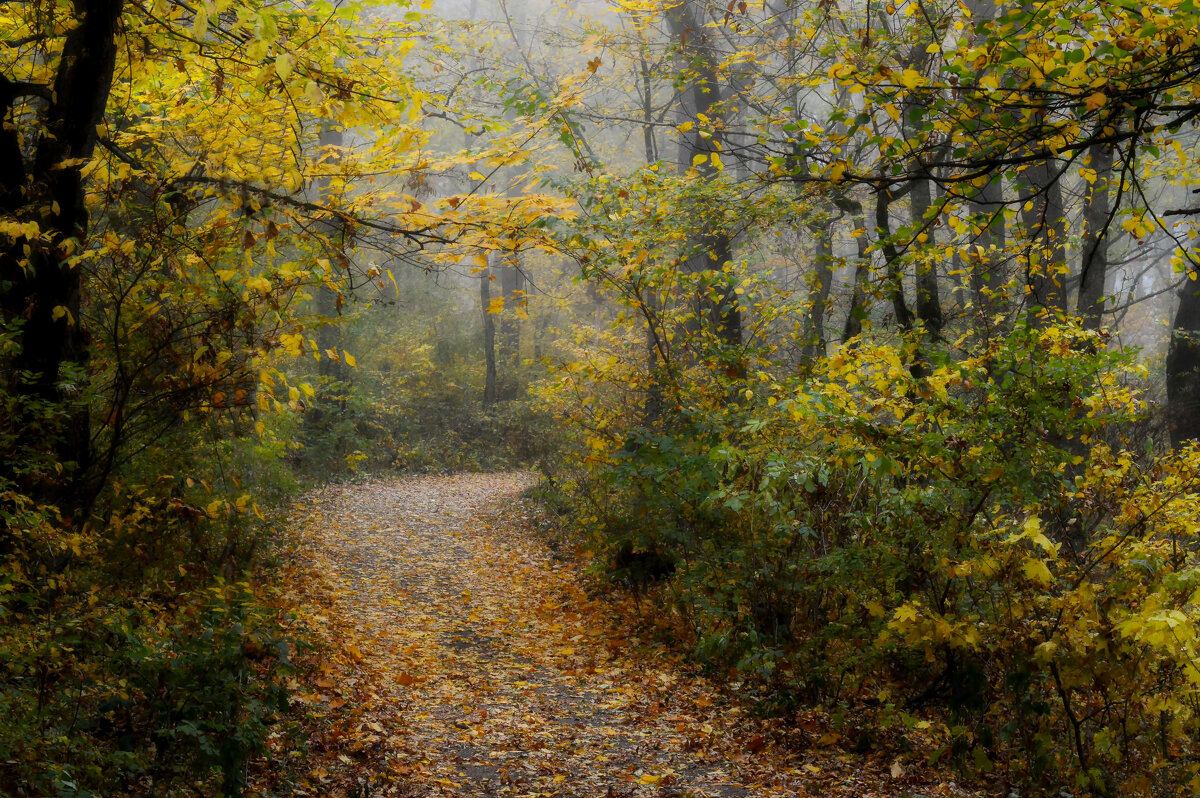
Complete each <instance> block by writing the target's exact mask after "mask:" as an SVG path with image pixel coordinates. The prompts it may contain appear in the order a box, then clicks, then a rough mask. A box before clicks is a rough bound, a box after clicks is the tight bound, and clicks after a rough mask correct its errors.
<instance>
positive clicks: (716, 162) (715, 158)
mask: <svg viewBox="0 0 1200 798" xmlns="http://www.w3.org/2000/svg"><path fill="white" fill-rule="evenodd" d="M708 160H709V161H711V162H712V165H713V168H714V169H716V170H717V171H718V172H719V171H721V170H722V169H724V168H725V164H723V163H721V156H720V155H717V154H716V153H715V152H714V153H713V154H712V155H710V156H708Z"/></svg>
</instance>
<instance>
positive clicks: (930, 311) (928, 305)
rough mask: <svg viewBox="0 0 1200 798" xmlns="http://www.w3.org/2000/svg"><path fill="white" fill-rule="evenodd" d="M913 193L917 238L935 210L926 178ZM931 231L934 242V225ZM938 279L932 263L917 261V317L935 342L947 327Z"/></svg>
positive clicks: (912, 189)
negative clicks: (929, 214)
mask: <svg viewBox="0 0 1200 798" xmlns="http://www.w3.org/2000/svg"><path fill="white" fill-rule="evenodd" d="M910 193H911V197H910V198H909V202H910V203H911V207H912V228H913V234H914V235H916V234H917V231H919V230H923V229H925V228H926V226H927V221H926V218H925V217H926V216H927V215H928V213H929V209H930V208H932V207H933V195H932V192H931V191H930V187H929V181H928V180H926V179H925V178H918V179H917V180H914V181H913V183H912V188H911V189H910ZM928 228H929V229H928V232H927V233H926V235H928V236H929V238H930V239H931V240H932V238H933V225H932V224H928ZM937 280H938V277H937V269H936V267H935V266H934V264H933V262H932V261H931V260H929V259H924V258H923V259H921V260H920V261H918V262H917V265H916V289H917V302H916V311H917V318H918V319H920V320H921V325H922V326H923V327H924V328H925V334H926V335H928V336H929V337H930V338H932V339H934V340H937V339H939V338H940V337H941V335H942V327H943V326H944V324H945V319H944V317H943V315H942V301H941V297H940V295H939V294H938V282H937Z"/></svg>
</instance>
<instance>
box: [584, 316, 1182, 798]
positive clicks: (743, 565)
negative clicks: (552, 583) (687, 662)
mask: <svg viewBox="0 0 1200 798" xmlns="http://www.w3.org/2000/svg"><path fill="white" fill-rule="evenodd" d="M1098 344H1099V342H1098V341H1097V340H1095V339H1094V338H1093V337H1092V336H1091V335H1089V334H1087V333H1083V332H1081V331H1079V330H1077V329H1075V328H1071V327H1062V326H1047V327H1037V326H1019V327H1018V328H1016V330H1015V331H1014V332H1013V333H1012V334H1010V335H1009V336H1008V337H1007V338H1006V339H1004V340H996V341H992V342H991V343H990V344H988V345H986V346H983V347H979V348H978V353H977V354H974V355H970V356H968V355H966V354H964V353H963V351H962V350H959V351H958V352H956V353H954V354H953V355H951V354H946V355H943V356H941V359H940V360H939V359H937V357H938V356H929V355H927V356H926V360H925V362H924V364H923V367H922V368H921V369H912V368H910V365H911V362H912V355H911V350H905V349H904V348H902V347H898V346H893V345H890V344H886V343H871V342H869V341H860V342H857V345H856V346H854V347H846V348H843V349H841V350H839V352H838V353H837V354H835V355H834V356H832V357H831V358H829V359H828V360H827V361H821V362H820V363H819V364H818V365H817V366H816V367H815V369H814V371H813V373H812V374H811V375H810V376H808V377H806V378H804V379H799V378H793V379H776V378H773V377H771V376H768V374H767V373H765V372H760V373H759V374H758V375H756V376H752V377H751V378H750V380H748V381H746V382H744V383H737V382H733V381H731V382H730V383H727V384H724V385H718V386H715V388H713V389H711V390H705V389H704V387H703V385H702V384H701V383H691V384H689V385H687V389H686V390H687V392H684V390H682V389H681V392H680V393H679V394H677V395H674V396H671V397H669V401H668V402H667V403H666V406H667V407H673V408H674V409H673V411H672V412H670V413H668V414H666V415H664V416H663V417H662V418H661V420H660V422H659V423H656V424H654V425H652V426H642V427H639V428H634V429H632V430H629V431H627V433H626V435H627V437H626V439H625V440H624V441H623V442H622V443H621V444H615V443H614V444H613V445H611V447H610V448H609V449H608V450H607V451H604V452H603V453H601V452H600V451H599V446H598V445H597V444H596V442H595V439H594V440H593V449H592V451H591V452H590V453H589V455H588V461H587V462H588V463H589V465H588V469H587V473H590V475H591V476H590V477H589V478H587V479H585V483H584V484H585V486H586V485H591V487H590V488H588V489H587V490H583V491H581V495H583V496H585V497H586V495H587V493H588V490H590V491H592V492H593V496H594V497H597V498H600V497H602V498H601V500H600V501H596V502H594V503H593V504H591V505H590V509H588V508H589V505H588V504H587V502H586V501H585V504H584V509H585V513H586V514H585V521H588V520H589V519H590V520H591V521H592V522H593V523H594V525H595V526H596V528H598V529H599V530H601V535H600V542H601V545H602V546H605V547H607V550H608V551H616V550H618V549H619V548H620V547H628V546H632V548H633V550H636V551H642V552H662V553H665V554H667V555H669V556H670V557H671V558H672V560H673V562H674V563H675V566H674V572H673V575H672V576H671V577H670V579H669V581H668V582H667V583H666V586H665V588H664V590H663V593H662V595H663V598H664V599H665V600H666V601H667V602H668V610H669V613H670V615H671V617H672V618H674V623H675V626H676V628H677V630H678V633H680V634H682V635H683V636H684V638H685V639H686V640H688V641H690V645H691V646H692V647H693V650H694V652H695V653H696V655H697V656H698V657H700V658H701V659H702V660H703V661H706V662H709V663H711V664H714V665H719V666H721V667H725V668H731V669H733V670H734V671H736V672H737V673H738V674H739V675H740V677H741V678H743V679H749V680H751V682H754V683H758V684H759V685H761V686H763V687H764V688H766V689H768V690H770V691H774V693H775V696H776V697H777V698H778V697H780V696H784V695H787V694H792V695H795V696H801V697H802V696H807V697H809V698H823V699H826V700H830V701H854V700H869V701H870V702H871V703H877V702H878V703H879V704H880V705H881V706H882V707H883V708H884V716H885V717H891V718H893V719H895V720H896V721H897V722H899V720H900V719H901V718H903V717H905V713H912V712H916V711H918V710H926V711H934V710H936V711H937V712H939V713H944V714H940V715H939V716H940V717H942V718H943V720H944V723H945V740H946V743H945V748H944V749H943V751H944V753H946V754H952V755H953V756H954V757H955V758H956V761H957V762H959V763H960V765H961V766H962V767H964V768H966V769H968V770H972V771H975V772H983V771H989V770H991V768H992V767H993V764H994V763H995V762H997V761H1004V762H1006V763H1007V768H1008V769H1009V771H1010V772H1011V773H1012V774H1014V775H1019V776H1020V778H1022V779H1023V780H1025V781H1026V782H1027V783H1030V784H1061V783H1066V784H1068V785H1071V786H1073V787H1078V788H1083V789H1088V790H1092V791H1096V792H1101V793H1107V794H1126V793H1142V792H1148V791H1150V790H1151V789H1153V788H1157V787H1163V786H1165V785H1169V784H1176V785H1178V784H1183V783H1187V782H1189V780H1192V779H1194V778H1195V777H1196V767H1195V765H1194V759H1193V755H1194V753H1195V751H1194V749H1193V740H1194V735H1195V733H1196V732H1197V731H1198V730H1200V729H1198V728H1197V722H1198V720H1200V717H1198V716H1197V713H1196V710H1197V708H1198V707H1197V702H1196V686H1197V684H1200V670H1198V669H1197V661H1196V650H1195V647H1196V645H1197V643H1196V623H1197V620H1198V613H1197V609H1196V606H1195V603H1194V601H1193V599H1192V597H1193V595H1194V593H1195V591H1196V590H1197V589H1198V588H1200V567H1198V566H1200V559H1198V557H1200V555H1198V552H1197V545H1196V543H1197V541H1196V534H1197V520H1196V519H1197V518H1200V496H1198V495H1197V492H1198V489H1200V449H1197V448H1188V449H1185V450H1182V451H1179V452H1176V453H1174V454H1169V455H1161V456H1151V455H1149V454H1147V452H1148V451H1152V450H1153V447H1154V441H1152V440H1150V441H1148V440H1137V439H1130V438H1129V433H1130V432H1131V431H1134V430H1136V431H1138V432H1139V434H1140V433H1141V432H1143V431H1144V429H1145V425H1144V423H1142V422H1141V419H1143V418H1144V417H1145V416H1146V415H1147V413H1148V412H1149V410H1148V408H1147V406H1146V405H1145V403H1144V401H1143V400H1142V398H1141V396H1140V394H1139V393H1138V391H1137V390H1135V389H1134V388H1132V387H1130V386H1132V385H1135V384H1136V383H1137V382H1138V381H1139V379H1140V377H1139V371H1138V369H1137V368H1136V367H1135V366H1134V365H1133V363H1132V360H1131V358H1130V356H1129V355H1128V354H1126V353H1109V352H1107V351H1105V350H1104V348H1103V347H1102V346H1100V345H1098ZM914 371H917V372H918V374H919V375H920V376H914ZM731 395H736V396H737V397H738V399H737V401H728V397H730V396H731ZM611 556H612V555H608V557H609V561H610V562H611V561H612V560H611ZM1191 783H1192V784H1193V786H1195V784H1196V782H1194V781H1193V782H1191Z"/></svg>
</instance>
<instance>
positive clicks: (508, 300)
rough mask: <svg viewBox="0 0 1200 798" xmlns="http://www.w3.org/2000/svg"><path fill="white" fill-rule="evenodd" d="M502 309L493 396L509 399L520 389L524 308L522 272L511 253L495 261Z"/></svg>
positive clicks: (518, 393)
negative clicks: (501, 297)
mask: <svg viewBox="0 0 1200 798" xmlns="http://www.w3.org/2000/svg"><path fill="white" fill-rule="evenodd" d="M499 272H500V290H501V292H502V296H503V297H504V310H503V312H501V314H500V325H499V326H500V329H499V336H498V340H497V349H498V352H497V355H496V360H497V361H498V363H500V364H502V365H503V368H499V367H498V375H497V390H496V399H497V400H498V401H501V402H511V401H512V400H514V399H516V398H517V397H518V396H519V395H520V393H521V313H522V312H523V311H524V308H525V275H524V273H523V272H522V271H521V268H520V264H519V262H518V260H517V256H516V254H515V253H511V252H510V253H506V254H505V256H504V257H503V258H502V259H501V263H500V264H499Z"/></svg>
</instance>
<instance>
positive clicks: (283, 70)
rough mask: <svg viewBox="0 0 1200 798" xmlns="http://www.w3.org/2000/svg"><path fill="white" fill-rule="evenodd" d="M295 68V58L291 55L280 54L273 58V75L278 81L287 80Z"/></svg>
mask: <svg viewBox="0 0 1200 798" xmlns="http://www.w3.org/2000/svg"><path fill="white" fill-rule="evenodd" d="M295 68H296V56H294V55H292V54H291V53H280V54H279V55H277V56H275V74H277V75H279V79H280V80H287V79H288V75H290V74H292V70H293V69H295Z"/></svg>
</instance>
